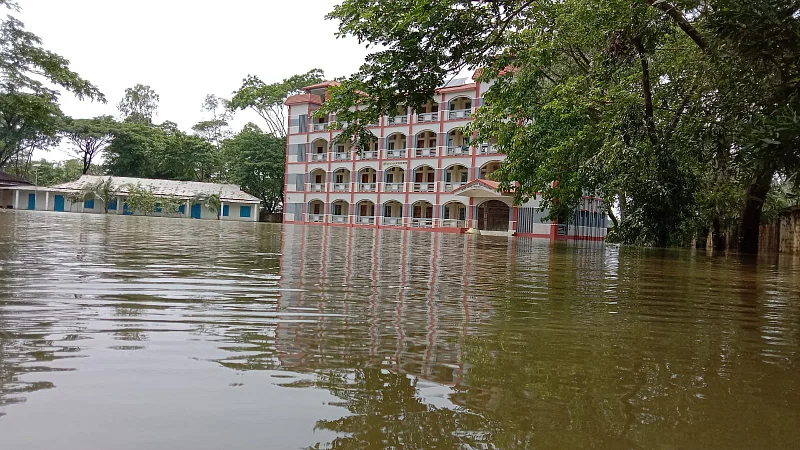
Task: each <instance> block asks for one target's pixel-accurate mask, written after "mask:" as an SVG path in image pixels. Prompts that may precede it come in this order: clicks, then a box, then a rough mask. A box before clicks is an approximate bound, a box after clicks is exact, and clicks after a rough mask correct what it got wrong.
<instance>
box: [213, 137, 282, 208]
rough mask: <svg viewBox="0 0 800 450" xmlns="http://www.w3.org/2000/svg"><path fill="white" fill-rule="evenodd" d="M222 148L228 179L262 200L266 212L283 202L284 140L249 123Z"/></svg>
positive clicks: (225, 142) (224, 143)
mask: <svg viewBox="0 0 800 450" xmlns="http://www.w3.org/2000/svg"><path fill="white" fill-rule="evenodd" d="M222 147H223V154H224V157H225V160H226V168H227V173H228V178H229V180H230V181H231V182H233V183H236V184H239V185H240V186H241V187H242V189H243V190H244V191H245V192H248V193H250V194H251V195H253V196H255V197H258V198H259V199H261V203H262V206H263V207H264V208H265V210H266V212H268V213H274V212H276V211H278V209H279V207H280V205H281V202H282V201H283V182H284V170H285V161H286V139H285V138H277V137H275V136H274V135H272V134H269V133H264V132H263V131H261V129H259V128H258V127H257V126H256V125H254V124H252V123H251V124H247V125H246V126H245V127H244V128H243V129H242V131H241V132H239V133H238V134H237V135H235V136H234V137H232V138H230V139H227V140H225V141H224V142H223V144H222Z"/></svg>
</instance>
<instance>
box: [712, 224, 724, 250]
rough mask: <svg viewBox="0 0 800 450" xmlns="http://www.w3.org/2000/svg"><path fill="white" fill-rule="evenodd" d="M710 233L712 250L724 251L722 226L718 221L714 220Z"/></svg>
mask: <svg viewBox="0 0 800 450" xmlns="http://www.w3.org/2000/svg"><path fill="white" fill-rule="evenodd" d="M712 227H713V229H712V233H713V238H712V239H713V243H712V245H713V247H712V248H713V249H714V250H716V251H720V252H721V251H725V236H724V235H723V234H722V225H721V224H720V223H719V219H714V223H713V225H712Z"/></svg>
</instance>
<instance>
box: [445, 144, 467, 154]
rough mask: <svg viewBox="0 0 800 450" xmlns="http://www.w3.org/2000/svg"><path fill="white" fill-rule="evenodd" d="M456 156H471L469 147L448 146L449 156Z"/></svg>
mask: <svg viewBox="0 0 800 450" xmlns="http://www.w3.org/2000/svg"><path fill="white" fill-rule="evenodd" d="M454 155H469V147H468V146H466V145H461V146H456V145H448V146H447V156H454Z"/></svg>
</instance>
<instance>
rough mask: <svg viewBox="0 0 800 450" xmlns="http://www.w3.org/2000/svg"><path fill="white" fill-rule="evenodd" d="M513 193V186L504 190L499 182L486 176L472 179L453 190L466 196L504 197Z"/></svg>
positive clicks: (454, 192) (456, 193)
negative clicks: (485, 177)
mask: <svg viewBox="0 0 800 450" xmlns="http://www.w3.org/2000/svg"><path fill="white" fill-rule="evenodd" d="M513 193H514V188H513V187H512V188H511V189H510V190H507V191H504V190H501V189H500V183H499V182H497V181H494V180H487V179H484V178H479V179H477V180H475V181H471V182H469V183H467V184H465V185H463V186H461V187H460V188H458V189H456V190H454V191H453V194H455V195H461V196H464V197H504V196H507V195H511V194H513Z"/></svg>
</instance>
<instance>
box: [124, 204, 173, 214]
mask: <svg viewBox="0 0 800 450" xmlns="http://www.w3.org/2000/svg"><path fill="white" fill-rule="evenodd" d="M125 207H126V208H127V207H128V205H127V204H125ZM178 212H179V213H181V214H185V213H186V205H181V206H180V207H179V208H178Z"/></svg>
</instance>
